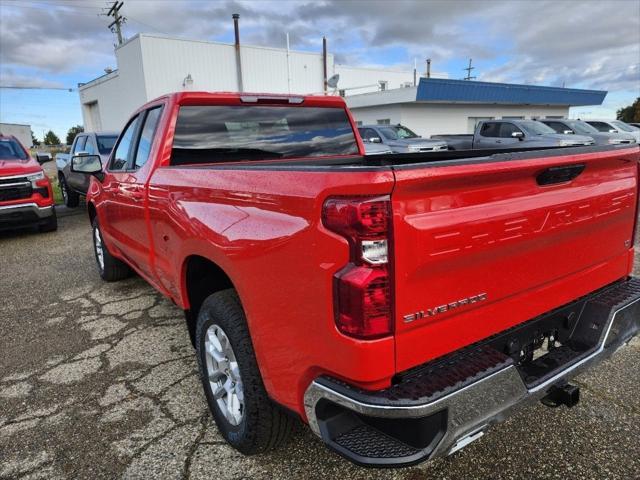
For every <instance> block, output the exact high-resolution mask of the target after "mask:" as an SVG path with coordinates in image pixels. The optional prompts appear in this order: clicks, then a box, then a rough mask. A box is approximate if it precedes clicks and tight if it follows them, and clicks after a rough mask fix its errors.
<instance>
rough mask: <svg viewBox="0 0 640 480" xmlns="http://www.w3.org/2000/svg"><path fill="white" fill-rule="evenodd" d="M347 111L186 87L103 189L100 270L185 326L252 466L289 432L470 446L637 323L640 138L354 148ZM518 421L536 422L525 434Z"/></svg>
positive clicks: (153, 108) (226, 431)
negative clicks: (607, 142)
mask: <svg viewBox="0 0 640 480" xmlns="http://www.w3.org/2000/svg"><path fill="white" fill-rule="evenodd" d="M363 151H364V149H363V144H362V141H361V139H360V138H359V136H358V135H357V134H356V126H355V124H354V121H353V119H352V117H351V115H350V113H349V111H348V110H347V109H346V107H345V104H344V102H343V100H342V99H340V98H337V97H320V96H308V97H295V96H269V95H249V94H211V93H197V92H188V93H177V94H172V95H169V96H165V97H162V98H159V99H157V100H155V101H152V102H150V103H149V104H147V105H145V106H143V107H142V108H140V109H139V110H138V111H137V112H136V113H135V114H134V115H133V117H132V118H131V120H130V121H129V123H128V124H127V125H126V127H125V129H124V131H123V133H122V134H121V135H120V138H119V139H118V141H117V143H116V146H115V148H114V150H113V152H112V154H111V157H110V159H109V160H108V163H107V164H106V165H105V166H104V168H103V166H102V165H101V161H100V158H99V157H96V156H83V157H74V158H73V159H72V169H73V170H74V171H76V172H84V173H88V174H92V175H94V177H95V178H94V179H92V181H91V185H90V188H89V193H88V197H87V199H88V209H89V216H90V220H91V222H92V225H93V232H94V234H93V238H94V244H95V254H96V259H97V264H98V268H99V271H100V274H101V276H102V277H103V278H104V279H105V280H118V279H120V278H123V277H125V276H126V275H127V274H128V273H129V271H130V270H134V271H135V272H137V273H138V274H140V275H141V276H142V277H143V278H145V279H146V280H147V281H148V282H149V283H151V284H152V285H153V286H154V287H155V288H156V289H158V290H159V291H160V292H162V293H163V294H164V295H166V296H167V297H169V298H170V299H171V300H172V301H173V302H175V304H176V305H178V306H179V307H180V308H181V309H183V310H184V311H185V313H186V326H187V328H188V330H189V332H190V334H191V338H192V340H193V342H194V345H195V348H196V351H197V357H198V361H199V367H200V372H201V377H202V383H203V386H204V391H205V393H206V398H207V401H208V403H209V406H210V408H211V411H212V414H213V416H214V418H215V421H216V423H217V425H218V427H219V429H220V431H221V432H222V434H223V435H224V437H225V438H226V439H227V440H228V441H229V443H230V444H232V445H233V446H234V447H236V448H237V449H238V450H239V451H241V452H243V453H246V454H251V453H256V452H261V451H265V450H267V449H270V448H273V447H275V446H277V445H279V444H280V443H282V441H283V440H284V439H285V438H286V437H287V434H288V433H289V431H290V430H291V428H292V423H293V422H294V419H295V418H296V417H298V418H300V419H302V420H303V421H304V422H307V423H308V424H309V425H310V427H311V428H312V430H313V431H314V432H315V433H316V434H317V435H318V436H320V437H321V438H322V440H323V441H324V442H325V443H326V444H327V445H328V446H329V447H330V448H331V449H333V450H335V451H336V452H338V453H339V454H341V455H343V456H345V457H347V458H348V459H350V460H352V461H354V462H356V463H358V464H363V465H373V466H401V465H411V464H414V463H417V462H420V461H423V460H426V459H429V458H433V457H435V456H440V455H446V454H448V453H451V452H454V451H456V450H458V449H459V448H462V447H463V446H465V445H466V444H468V443H469V442H471V441H473V440H475V439H476V438H478V437H479V436H481V435H482V434H483V432H484V431H485V430H486V429H487V428H489V427H490V426H491V425H492V424H494V423H496V422H498V421H501V420H503V419H504V418H505V417H506V416H507V415H508V414H510V413H512V412H513V411H514V410H515V409H516V407H519V406H521V405H524V404H527V403H528V402H531V401H534V400H538V399H542V400H543V402H544V403H545V404H547V405H552V406H558V405H567V406H572V405H574V404H575V403H576V402H577V401H578V398H579V390H578V388H577V387H575V386H573V385H571V384H569V383H568V380H569V379H570V378H571V377H572V376H574V375H576V374H577V373H578V372H580V371H581V370H583V369H584V368H585V367H587V366H589V365H591V364H593V363H594V362H599V361H600V360H602V359H603V358H605V357H606V356H607V355H609V354H610V353H612V352H613V351H615V350H616V349H617V348H618V347H620V346H621V345H623V344H625V343H626V342H627V341H628V340H629V339H630V338H631V337H632V336H634V335H635V334H636V333H637V332H638V328H639V325H640V320H639V319H640V281H639V280H638V279H634V278H632V277H631V272H632V265H633V256H634V249H633V245H634V227H635V222H636V218H637V209H638V176H639V172H638V170H639V168H638V165H639V163H638V161H639V159H640V152H639V149H638V147H637V146H610V147H609V146H608V147H579V148H568V149H558V148H553V149H546V150H543V149H538V150H532V151H508V150H505V151H500V152H497V151H495V150H493V151H490V152H487V151H482V150H475V151H473V152H446V151H445V152H436V153H414V154H406V155H402V154H399V155H376V156H371V157H367V156H363ZM523 428H526V426H525V427H523Z"/></svg>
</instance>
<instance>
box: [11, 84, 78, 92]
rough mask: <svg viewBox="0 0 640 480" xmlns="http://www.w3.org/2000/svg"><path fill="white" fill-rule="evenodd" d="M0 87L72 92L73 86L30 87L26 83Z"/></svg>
mask: <svg viewBox="0 0 640 480" xmlns="http://www.w3.org/2000/svg"><path fill="white" fill-rule="evenodd" d="M0 88H9V89H14V90H64V91H67V92H73V91H74V90H75V89H74V88H67V87H32V86H28V85H0Z"/></svg>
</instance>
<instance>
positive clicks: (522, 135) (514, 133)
mask: <svg viewBox="0 0 640 480" xmlns="http://www.w3.org/2000/svg"><path fill="white" fill-rule="evenodd" d="M511 136H512V137H513V138H517V139H518V140H522V139H523V138H524V133H522V132H511Z"/></svg>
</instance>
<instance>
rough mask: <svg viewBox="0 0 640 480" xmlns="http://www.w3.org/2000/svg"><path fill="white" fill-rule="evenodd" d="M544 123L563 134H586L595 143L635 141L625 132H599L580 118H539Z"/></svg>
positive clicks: (609, 143) (608, 143)
mask: <svg viewBox="0 0 640 480" xmlns="http://www.w3.org/2000/svg"><path fill="white" fill-rule="evenodd" d="M540 121H541V122H542V123H544V124H545V125H547V126H549V127H551V128H553V129H554V130H555V131H556V132H557V133H563V134H565V135H567V134H569V135H571V134H575V135H588V136H590V137H591V138H593V140H594V141H595V142H596V145H620V144H624V143H636V139H635V138H633V136H632V135H629V134H626V133H613V132H599V131H598V130H597V129H596V128H595V127H592V126H591V125H589V124H588V123H587V122H583V121H582V120H568V119H566V118H553V119H550V118H545V119H542V120H540Z"/></svg>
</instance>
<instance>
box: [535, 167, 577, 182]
mask: <svg viewBox="0 0 640 480" xmlns="http://www.w3.org/2000/svg"><path fill="white" fill-rule="evenodd" d="M585 168H586V165H585V164H584V163H581V164H577V165H565V166H562V167H551V168H547V169H546V170H545V171H543V172H542V173H540V174H538V176H537V177H536V181H537V182H538V185H553V184H556V183H567V182H570V181H571V180H573V179H574V178H576V177H577V176H578V175H580V174H581V173H582V172H584V169H585Z"/></svg>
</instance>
